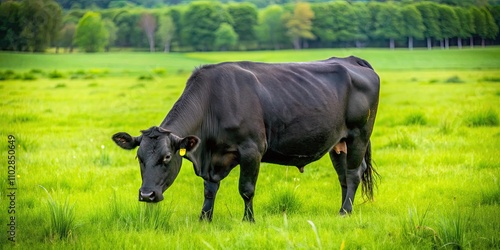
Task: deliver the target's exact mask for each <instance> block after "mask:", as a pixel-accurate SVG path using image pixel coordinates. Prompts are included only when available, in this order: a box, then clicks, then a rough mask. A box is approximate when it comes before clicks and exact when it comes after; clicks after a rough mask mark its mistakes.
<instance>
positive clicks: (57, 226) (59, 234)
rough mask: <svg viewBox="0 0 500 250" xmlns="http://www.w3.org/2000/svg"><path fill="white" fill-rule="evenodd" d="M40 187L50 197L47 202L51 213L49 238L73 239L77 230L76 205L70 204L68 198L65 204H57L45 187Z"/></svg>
mask: <svg viewBox="0 0 500 250" xmlns="http://www.w3.org/2000/svg"><path fill="white" fill-rule="evenodd" d="M40 187H41V188H43V190H45V192H47V195H48V197H49V199H48V200H47V206H48V208H49V212H50V227H49V236H50V237H51V238H59V239H60V240H62V239H66V238H70V237H72V235H73V231H74V230H75V228H76V224H75V217H76V216H75V205H74V204H69V197H68V198H66V201H65V202H64V204H61V203H58V202H56V201H55V200H54V199H53V198H52V196H51V195H50V193H49V191H47V189H46V188H45V187H43V186H40Z"/></svg>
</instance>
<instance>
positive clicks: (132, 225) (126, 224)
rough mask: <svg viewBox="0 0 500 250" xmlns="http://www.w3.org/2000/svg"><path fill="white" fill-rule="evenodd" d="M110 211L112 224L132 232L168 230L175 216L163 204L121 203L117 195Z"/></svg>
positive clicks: (112, 201) (113, 199)
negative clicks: (171, 219)
mask: <svg viewBox="0 0 500 250" xmlns="http://www.w3.org/2000/svg"><path fill="white" fill-rule="evenodd" d="M110 211H111V213H110V217H109V219H110V220H111V223H115V224H117V226H119V228H124V229H127V230H132V231H143V230H148V229H149V230H168V229H169V221H170V218H171V217H172V214H173V210H169V209H166V208H165V206H163V203H143V202H137V203H134V204H126V203H121V202H119V201H118V199H117V197H116V193H114V196H113V198H112V200H111V209H110Z"/></svg>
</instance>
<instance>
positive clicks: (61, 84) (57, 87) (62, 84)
mask: <svg viewBox="0 0 500 250" xmlns="http://www.w3.org/2000/svg"><path fill="white" fill-rule="evenodd" d="M54 88H55V89H62V88H66V84H65V83H58V84H56V86H54Z"/></svg>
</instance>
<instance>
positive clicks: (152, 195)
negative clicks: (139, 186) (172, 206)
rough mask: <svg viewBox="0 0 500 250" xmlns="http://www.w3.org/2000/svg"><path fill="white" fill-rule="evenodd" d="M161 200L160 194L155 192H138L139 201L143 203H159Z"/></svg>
mask: <svg viewBox="0 0 500 250" xmlns="http://www.w3.org/2000/svg"><path fill="white" fill-rule="evenodd" d="M162 200H163V196H162V195H161V194H157V193H156V192H155V191H141V190H139V201H143V202H159V201H162Z"/></svg>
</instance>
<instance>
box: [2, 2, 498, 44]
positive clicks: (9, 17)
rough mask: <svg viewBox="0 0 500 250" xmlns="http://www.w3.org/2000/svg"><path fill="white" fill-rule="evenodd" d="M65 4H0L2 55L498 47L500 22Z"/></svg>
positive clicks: (324, 9)
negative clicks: (128, 50)
mask: <svg viewBox="0 0 500 250" xmlns="http://www.w3.org/2000/svg"><path fill="white" fill-rule="evenodd" d="M76 2H78V1H76ZM89 2H92V1H89ZM100 2H105V1H100ZM113 2H114V1H109V4H108V5H110V4H111V3H113ZM117 2H125V1H117ZM464 2H467V1H464ZM60 3H61V4H62V6H65V5H64V1H61V0H59V1H54V0H21V1H3V2H1V3H0V50H11V51H31V52H43V51H45V50H46V49H47V48H49V47H55V48H56V51H58V50H59V49H60V48H61V49H64V50H67V51H73V48H74V47H78V48H79V49H80V50H83V51H86V52H96V51H108V50H110V48H115V47H118V48H120V47H121V48H135V49H138V50H143V49H144V50H146V49H147V50H149V51H157V50H160V51H165V52H168V51H213V50H257V49H289V48H295V49H301V48H331V47H367V46H369V47H385V46H388V47H390V48H395V47H401V46H405V47H408V48H410V49H412V48H413V47H414V46H418V47H427V48H432V47H434V46H438V47H441V48H448V47H449V46H457V47H462V46H464V45H468V46H474V45H475V44H481V45H482V46H484V45H485V44H486V43H487V41H488V42H489V43H491V44H497V43H498V33H499V28H498V27H499V24H500V20H499V19H500V6H498V5H497V6H488V5H485V6H484V5H483V6H479V5H472V4H468V5H466V6H456V5H448V4H443V3H437V2H431V1H411V0H408V1H402V2H393V1H390V2H379V1H369V2H364V1H363V2H361V1H335V2H318V3H307V2H297V3H288V4H283V5H276V4H271V5H268V6H267V7H264V8H258V7H257V6H256V5H255V4H253V3H249V2H241V3H238V2H236V3H227V4H223V3H221V2H201V1H196V2H195V1H193V2H191V3H189V4H183V5H173V6H167V5H161V7H157V8H141V7H134V8H129V7H116V8H107V9H93V10H90V9H79V8H72V9H64V8H62V6H61V4H60ZM462 3H463V2H462ZM116 5H117V4H116Z"/></svg>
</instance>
